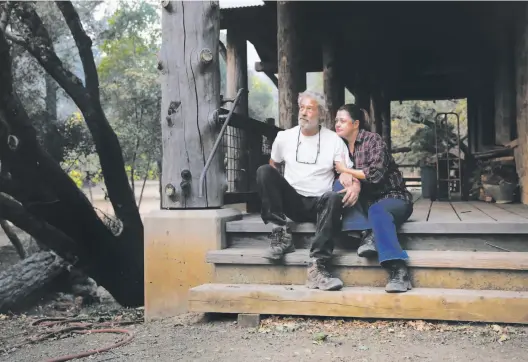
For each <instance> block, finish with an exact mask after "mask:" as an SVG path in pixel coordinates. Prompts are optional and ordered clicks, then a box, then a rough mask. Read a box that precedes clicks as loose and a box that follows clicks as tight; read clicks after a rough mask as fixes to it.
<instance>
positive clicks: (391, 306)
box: [189, 284, 528, 324]
mask: <svg viewBox="0 0 528 362" xmlns="http://www.w3.org/2000/svg"><path fill="white" fill-rule="evenodd" d="M189 308H190V310H191V311H193V312H213V313H257V314H274V315H303V316H330V317H357V318H391V319H393V318H398V319H425V320H446V321H470V322H493V323H523V324H528V292H509V291H494V290H478V291H477V290H461V289H433V288H415V289H413V290H410V291H408V292H407V293H402V294H389V293H386V292H385V290H384V289H382V288H372V287H347V288H344V289H343V290H341V291H333V292H325V291H319V290H312V289H308V288H306V287H304V286H283V285H234V284H204V285H201V286H198V287H195V288H192V289H191V290H190V292H189Z"/></svg>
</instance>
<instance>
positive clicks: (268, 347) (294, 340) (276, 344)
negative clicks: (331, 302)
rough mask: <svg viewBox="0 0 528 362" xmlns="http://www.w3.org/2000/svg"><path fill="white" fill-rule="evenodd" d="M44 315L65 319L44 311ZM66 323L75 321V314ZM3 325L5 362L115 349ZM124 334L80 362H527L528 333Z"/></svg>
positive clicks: (217, 329)
mask: <svg viewBox="0 0 528 362" xmlns="http://www.w3.org/2000/svg"><path fill="white" fill-rule="evenodd" d="M43 312H44V313H46V314H47V315H50V314H51V315H57V314H61V313H58V312H56V311H52V310H43ZM78 313H81V315H83V313H84V315H88V316H90V318H102V317H101V316H104V317H106V318H114V319H115V318H116V317H117V319H119V320H128V319H137V318H140V317H141V314H142V311H141V310H122V309H112V306H111V305H99V306H98V307H97V308H93V307H92V308H91V309H90V310H89V311H86V310H81V311H78ZM61 315H72V313H71V311H68V312H62V314H61ZM3 318H4V319H3V320H1V321H0V336H1V337H0V360H2V361H13V362H15V361H21V362H22V361H27V362H29V361H43V360H48V359H50V358H53V357H59V356H61V355H65V354H72V353H78V352H82V351H86V350H89V349H94V348H100V347H102V346H105V345H108V344H113V343H115V342H117V341H119V340H121V339H123V338H124V337H121V336H119V335H110V334H90V335H73V336H72V335H66V336H65V337H64V338H61V339H58V340H46V341H42V342H39V343H36V344H27V345H24V346H21V347H18V348H14V347H13V346H16V345H19V344H21V343H24V342H27V341H28V340H29V338H31V336H35V335H37V334H38V333H39V332H42V331H43V330H44V328H42V327H32V326H30V324H31V322H32V321H34V320H35V318H37V316H4V317H3ZM123 328H127V329H129V330H130V331H131V332H133V333H134V339H133V340H132V341H131V342H130V343H129V344H128V345H125V346H121V347H118V348H116V349H113V350H111V351H109V352H105V353H101V354H98V355H95V356H92V357H86V358H84V359H80V360H86V361H88V360H90V361H130V362H134V361H141V362H144V361H153V360H156V361H229V362H247V361H479V362H480V361H493V362H496V361H526V345H527V342H528V328H526V327H519V326H504V325H500V326H499V325H484V324H480V325H469V324H446V323H428V322H424V321H407V322H404V321H358V320H339V319H301V318H277V317H268V318H266V319H263V321H262V322H261V325H260V327H259V328H255V329H248V328H241V327H238V326H237V324H236V319H235V317H234V316H223V318H222V319H216V320H214V319H212V318H211V317H210V316H204V315H197V314H187V315H184V316H180V317H176V318H169V319H165V320H161V321H155V322H151V323H146V324H145V323H142V322H137V323H136V324H133V325H130V326H126V327H123Z"/></svg>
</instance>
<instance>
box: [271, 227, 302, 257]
mask: <svg viewBox="0 0 528 362" xmlns="http://www.w3.org/2000/svg"><path fill="white" fill-rule="evenodd" d="M268 238H269V239H270V248H269V249H268V252H267V253H266V255H265V256H264V257H265V258H266V259H269V260H280V259H281V258H282V257H283V256H284V254H287V253H293V252H294V251H295V246H294V245H293V238H292V234H291V231H290V228H289V227H288V226H279V225H276V226H274V227H273V230H272V231H271V234H270V235H269V236H268Z"/></svg>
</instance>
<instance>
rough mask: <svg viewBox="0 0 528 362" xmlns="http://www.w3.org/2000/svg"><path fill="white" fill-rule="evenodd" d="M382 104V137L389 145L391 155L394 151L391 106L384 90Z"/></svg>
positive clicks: (381, 98)
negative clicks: (392, 150)
mask: <svg viewBox="0 0 528 362" xmlns="http://www.w3.org/2000/svg"><path fill="white" fill-rule="evenodd" d="M380 100H381V104H380V118H381V135H382V137H383V141H384V142H385V144H386V145H387V149H388V150H389V153H390V152H391V149H392V142H391V104H390V98H389V97H388V94H387V91H386V90H383V91H382V92H381V97H380Z"/></svg>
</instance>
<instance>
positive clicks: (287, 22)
mask: <svg viewBox="0 0 528 362" xmlns="http://www.w3.org/2000/svg"><path fill="white" fill-rule="evenodd" d="M299 8H300V3H297V2H294V1H279V2H277V52H278V54H277V55H278V64H279V67H278V74H279V76H278V78H279V126H280V127H281V128H284V129H288V128H291V127H294V126H295V125H297V123H298V120H297V116H298V113H299V105H298V102H297V101H298V95H299V93H300V92H302V91H304V90H305V89H306V71H305V70H304V69H303V67H302V63H301V52H300V51H299V48H300V44H299V43H300V33H301V29H300V26H299V25H300V24H299V23H300V22H301V21H302V19H301V16H300V14H299Z"/></svg>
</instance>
